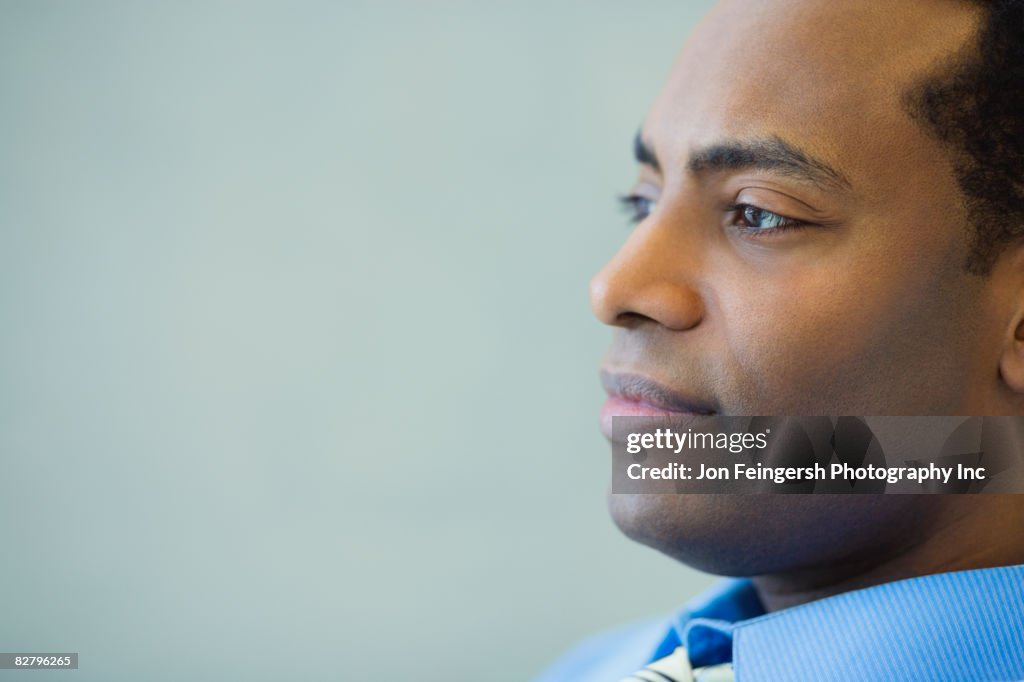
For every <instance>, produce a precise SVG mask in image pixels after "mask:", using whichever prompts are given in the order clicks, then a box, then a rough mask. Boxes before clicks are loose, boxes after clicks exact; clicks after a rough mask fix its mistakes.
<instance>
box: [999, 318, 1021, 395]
mask: <svg viewBox="0 0 1024 682" xmlns="http://www.w3.org/2000/svg"><path fill="white" fill-rule="evenodd" d="M1006 337H1007V338H1006V343H1005V345H1004V347H1003V357H1002V358H1001V359H1000V361H999V374H1000V376H1002V377H1003V381H1005V382H1006V385H1007V386H1009V387H1010V389H1011V390H1013V391H1014V392H1015V393H1020V394H1024V306H1021V310H1019V311H1018V313H1017V314H1016V315H1015V316H1014V319H1013V322H1012V324H1011V325H1010V329H1009V331H1008V332H1007V335H1006Z"/></svg>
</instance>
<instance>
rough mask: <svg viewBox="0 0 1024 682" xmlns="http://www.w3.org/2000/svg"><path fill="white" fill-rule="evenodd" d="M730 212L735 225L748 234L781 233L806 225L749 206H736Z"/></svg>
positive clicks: (805, 224)
mask: <svg viewBox="0 0 1024 682" xmlns="http://www.w3.org/2000/svg"><path fill="white" fill-rule="evenodd" d="M730 211H731V213H732V215H733V221H734V223H735V225H736V226H737V227H739V228H740V229H741V230H742V231H744V232H747V233H749V234H756V233H766V232H781V231H783V230H792V229H794V228H798V227H806V226H807V225H808V223H805V222H803V221H800V220H796V219H794V218H787V217H786V216H784V215H779V214H778V213H772V212H771V211H768V210H765V209H763V208H758V207H757V206H751V205H750V204H737V205H735V206H733V207H732V208H731V209H730Z"/></svg>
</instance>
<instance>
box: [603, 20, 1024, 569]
mask: <svg viewBox="0 0 1024 682" xmlns="http://www.w3.org/2000/svg"><path fill="white" fill-rule="evenodd" d="M979 19H980V13H979V11H978V10H977V9H976V8H975V7H973V6H972V5H971V4H970V3H962V2H954V1H952V0H950V1H948V2H947V1H945V0H928V1H925V0H921V1H908V2H903V3H889V2H864V1H863V0H770V1H766V2H756V3H754V2H745V1H744V0H725V1H724V2H722V3H720V4H719V6H718V7H717V8H716V9H715V10H714V11H713V12H712V14H711V15H710V16H709V17H708V18H707V19H705V21H704V22H703V23H702V24H701V25H700V26H699V27H698V29H697V30H696V32H695V34H694V35H693V36H692V37H691V39H690V40H689V42H688V43H687V45H686V47H685V48H684V50H683V51H682V53H681V55H680V57H679V58H678V60H677V61H676V64H675V66H674V67H673V69H672V72H671V74H670V76H669V79H668V83H667V84H666V86H665V88H664V90H663V91H662V93H661V94H660V96H659V97H658V99H657V101H656V102H655V104H654V107H653V109H652V110H651V112H650V114H649V116H648V117H647V119H646V120H645V122H644V124H643V128H642V131H641V135H640V139H641V140H642V143H643V144H642V146H643V147H644V148H645V149H644V150H642V151H641V153H640V154H639V156H640V157H642V158H643V159H644V160H645V162H643V163H641V166H640V175H639V179H638V181H637V184H636V186H635V188H634V189H633V194H634V195H635V196H637V197H640V199H636V200H635V202H634V203H635V205H636V206H637V210H638V215H637V217H638V218H639V219H640V221H639V223H638V224H637V226H636V227H635V229H634V230H633V232H632V234H631V235H630V237H629V238H628V240H627V241H626V243H625V244H624V245H623V247H622V248H621V250H620V251H619V253H618V254H617V255H616V256H615V257H614V258H613V259H612V261H611V262H610V263H609V264H608V265H607V266H606V267H605V268H604V269H603V270H602V271H601V272H600V273H599V274H598V275H597V276H596V277H595V279H594V281H593V283H592V299H593V306H594V309H595V312H596V314H597V315H598V317H599V318H600V319H601V320H602V321H604V322H606V323H607V324H610V325H614V326H615V327H616V329H615V337H614V341H613V343H612V346H611V349H610V350H609V352H608V355H607V357H606V359H605V362H604V365H603V368H602V369H603V371H604V372H605V373H606V377H607V378H608V385H609V387H610V389H611V392H612V393H613V394H615V393H616V392H620V393H623V395H621V396H619V398H620V399H619V400H614V399H613V400H612V401H611V402H610V407H609V408H608V409H607V410H606V417H607V414H610V413H613V412H615V411H616V410H617V409H623V408H624V409H625V410H626V412H622V413H627V412H629V411H630V406H629V405H628V404H627V403H631V402H632V403H636V402H637V401H639V402H641V403H643V402H644V401H645V396H649V395H653V396H657V400H655V402H657V403H658V405H655V407H664V405H662V404H661V403H662V402H667V403H670V405H669V406H670V407H673V406H674V407H675V409H688V410H692V411H698V412H716V413H720V414H737V415H925V414H928V415H969V414H996V413H998V412H999V411H1000V409H1005V408H1002V407H1001V405H1000V403H999V402H998V397H999V396H998V393H997V390H996V388H995V387H996V386H997V376H998V367H997V363H998V359H999V355H1000V349H1001V347H1002V346H1001V344H1002V342H1003V339H1004V336H1005V331H1006V325H1007V324H1008V323H1009V320H1008V319H1007V318H1006V314H1005V309H1006V305H1005V299H1006V292H1005V291H1003V290H1002V289H1000V288H999V287H998V286H996V285H994V284H993V280H992V279H986V278H980V277H976V276H973V275H970V274H969V273H967V272H966V271H965V269H964V263H965V261H966V259H967V255H968V253H969V246H970V239H971V233H970V229H969V222H968V219H967V214H966V210H965V207H964V204H963V198H962V194H961V192H960V190H959V189H958V187H957V185H956V181H955V179H954V176H953V171H952V166H951V162H950V159H949V156H948V154H947V153H946V151H945V150H944V149H943V148H942V147H941V146H940V144H939V143H938V142H937V141H935V140H934V139H932V138H931V137H929V136H928V134H927V133H926V131H925V130H924V128H923V127H922V126H921V125H920V124H919V123H918V122H916V121H914V120H913V119H912V118H911V116H910V115H909V114H908V112H907V109H906V107H905V104H904V96H905V94H906V93H907V92H908V91H909V90H910V89H911V88H912V87H913V86H914V85H915V84H916V83H917V82H919V81H920V80H921V79H922V78H924V77H925V76H926V75H928V74H930V73H932V72H934V71H935V70H938V69H941V68H942V67H943V63H944V62H946V61H948V60H950V59H953V58H954V56H955V54H956V53H957V52H958V51H959V50H960V49H961V48H963V47H964V46H965V45H967V44H968V43H969V41H970V39H971V38H972V37H973V36H974V34H975V32H976V30H977V28H978V21H979ZM648 152H649V154H648ZM648 156H649V157H650V158H648ZM648 209H649V214H648ZM647 381H650V382H652V383H653V384H656V385H657V386H658V387H651V386H647V384H646V383H645V382H647ZM638 385H639V386H640V387H641V388H640V389H639V390H634V389H635V388H636V386H638ZM623 387H625V388H623ZM631 387H632V388H631ZM666 396H667V398H666ZM613 398H614V395H613ZM662 398H665V400H664V401H662ZM680 406H684V407H683V408H680ZM632 407H634V408H636V409H637V410H638V411H639V412H640V413H642V412H643V410H644V409H645V406H644V405H639V406H637V405H635V404H634V405H633V406H632ZM632 413H636V412H632ZM934 504H935V503H933V502H930V501H927V500H924V499H923V498H922V499H918V500H914V499H905V500H903V501H901V500H900V499H896V498H885V499H879V498H872V499H868V500H863V499H862V500H855V499H853V498H852V497H851V498H849V499H840V500H836V499H834V498H824V497H819V498H813V499H812V498H810V497H808V498H803V499H799V500H783V499H781V498H770V499H761V500H756V501H755V500H751V499H749V498H748V499H744V498H725V497H714V496H703V497H699V496H695V497H687V496H653V495H651V496H635V497H631V496H613V499H612V505H611V506H612V511H613V515H614V516H615V518H616V521H617V522H618V523H619V525H620V526H621V527H622V528H623V529H624V530H625V531H626V532H627V533H628V534H630V535H632V536H634V537H636V538H637V539H640V540H641V541H644V542H647V543H648V544H651V545H653V546H656V547H658V548H659V549H662V550H663V551H666V552H668V553H670V554H673V555H675V556H677V557H679V558H681V559H683V560H686V561H688V562H690V563H694V564H696V565H698V566H700V567H702V568H706V569H708V570H717V571H719V572H726V573H759V572H766V571H768V570H781V569H784V568H786V567H787V566H788V564H790V563H792V565H793V566H801V565H807V564H809V563H814V562H822V561H829V560H833V559H837V558H839V557H838V555H837V556H831V554H832V553H834V552H850V550H851V549H852V548H854V549H855V545H856V544H857V543H858V542H863V543H865V546H869V545H870V546H875V547H878V546H879V545H882V544H885V543H886V542H888V540H887V538H886V534H887V533H890V534H894V535H893V537H892V538H891V543H892V544H893V546H898V545H899V542H900V541H901V538H903V537H904V535H905V534H906V533H910V532H912V531H913V525H914V523H917V521H913V522H911V521H908V520H907V519H906V518H904V517H905V516H906V515H907V514H908V513H910V514H911V515H914V516H915V518H916V519H920V523H925V522H926V519H927V518H928V516H929V514H928V513H926V512H927V511H928V509H929V508H930V507H933V506H934ZM755 508H756V509H757V510H759V511H758V512H757V513H754V509H755ZM837 533H838V537H839V538H843V539H842V540H841V541H840V542H836V540H837ZM819 536H820V537H819ZM794 537H798V538H800V539H799V542H800V543H802V544H801V545H800V546H799V547H797V546H796V545H794V540H793V538H794ZM816 537H817V538H818V539H817V540H815V538H816ZM815 542H817V543H818V544H817V545H815ZM744 543H746V544H744ZM752 550H753V551H761V552H762V554H765V556H764V557H763V558H759V559H755V558H753V557H751V556H749V554H750V551H752ZM793 562H795V563H793ZM801 562H803V563H801Z"/></svg>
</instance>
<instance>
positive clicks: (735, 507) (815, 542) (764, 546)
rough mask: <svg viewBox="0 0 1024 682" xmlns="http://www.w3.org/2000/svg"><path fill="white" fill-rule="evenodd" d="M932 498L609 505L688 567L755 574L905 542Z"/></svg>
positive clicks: (636, 535)
mask: <svg viewBox="0 0 1024 682" xmlns="http://www.w3.org/2000/svg"><path fill="white" fill-rule="evenodd" d="M929 497H930V496H925V495H916V496H915V495H891V496H881V495H724V494H723V495H632V494H628V495H627V494H609V496H608V508H609V511H610V512H611V516H612V519H613V520H614V521H615V524H616V525H617V526H618V527H619V529H620V530H621V531H622V532H623V533H624V534H625V535H626V536H627V537H629V538H630V539H632V540H634V541H636V542H639V543H641V544H643V545H646V546H648V547H651V548H652V549H656V550H658V551H659V552H662V553H664V554H666V555H668V556H670V557H672V558H673V559H676V560H677V561H680V562H682V563H684V564H686V565H688V566H690V567H692V568H695V569H697V570H699V571H704V572H706V573H712V574H715V575H727V576H755V575H766V574H776V573H787V572H790V571H799V570H807V569H814V568H817V567H823V566H826V565H829V564H833V563H836V562H841V561H843V560H845V559H846V558H847V557H849V556H851V555H854V554H858V553H860V552H862V550H863V548H865V547H876V548H879V549H881V548H882V547H884V546H892V545H898V544H900V543H901V542H904V541H908V540H909V539H910V538H913V537H915V536H916V535H917V531H919V530H920V528H921V527H922V524H927V522H928V518H929V517H930V514H929V513H927V512H928V509H927V508H929V507H934V506H936V505H935V504H934V502H936V500H932V501H929V500H928V498H929ZM883 529H884V530H883Z"/></svg>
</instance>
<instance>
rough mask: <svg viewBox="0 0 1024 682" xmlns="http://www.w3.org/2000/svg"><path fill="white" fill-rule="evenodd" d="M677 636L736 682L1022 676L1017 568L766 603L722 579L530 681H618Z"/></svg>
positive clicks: (698, 662)
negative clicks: (778, 607) (781, 605)
mask: <svg viewBox="0 0 1024 682" xmlns="http://www.w3.org/2000/svg"><path fill="white" fill-rule="evenodd" d="M681 645H683V646H686V650H687V652H688V653H689V655H690V658H691V661H692V662H693V664H694V667H700V666H707V665H714V664H717V663H723V662H727V661H732V663H733V667H734V670H735V675H736V681H737V682H811V681H813V682H839V681H843V682H847V681H853V680H857V681H868V680H870V681H871V682H875V681H881V680H884V681H885V682H901V681H904V680H906V681H907V682H911V681H913V682H946V681H948V682H1010V681H1013V682H1017V681H1020V680H1024V566H1010V567H1004V568H986V569H981V570H975V571H960V572H956V573H940V574H936V575H929V576H923V577H920V578H912V579H910V580H901V581H898V582H893V583H887V584H884V585H878V586H876V587H870V588H867V589H863V590H856V591H853V592H846V593H843V594H839V595H836V596H834V597H829V598H827V599H820V600H818V601H814V602H810V603H808V604H802V605H800V606H795V607H792V608H789V609H784V610H782V611H775V612H772V613H767V614H766V613H765V612H764V608H763V607H762V605H761V602H760V600H759V599H758V597H757V593H756V592H755V590H754V587H753V585H752V584H751V582H750V581H749V580H726V581H723V582H722V583H719V584H718V585H717V586H715V587H714V588H712V589H711V590H709V591H708V592H706V593H705V594H703V595H701V596H700V597H698V598H697V599H696V600H694V601H693V602H691V603H690V604H688V605H687V606H686V607H685V608H683V609H682V610H681V611H679V612H678V613H676V614H675V615H674V616H672V617H671V618H669V619H667V620H666V619H661V620H659V621H656V622H648V623H641V624H638V625H634V626H631V627H627V628H623V629H619V630H616V631H613V632H610V633H605V634H602V635H598V636H596V637H592V638H591V639H589V640H587V641H585V642H583V643H582V644H580V645H578V646H577V647H575V648H574V649H572V650H570V651H569V652H568V653H567V654H565V655H564V656H563V657H562V658H561V659H559V660H558V661H557V662H556V663H555V664H554V665H553V666H552V667H551V668H549V669H548V670H547V671H546V672H545V673H544V674H542V675H541V676H540V677H539V678H537V679H536V680H535V682H569V681H572V682H618V681H619V680H620V679H622V678H623V677H626V676H628V675H630V674H631V673H633V672H636V671H637V670H639V669H641V668H643V667H644V666H645V665H646V664H648V663H650V662H651V661H654V660H657V659H659V658H662V657H664V656H667V655H669V654H670V653H672V651H674V650H675V648H676V647H678V646H681Z"/></svg>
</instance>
